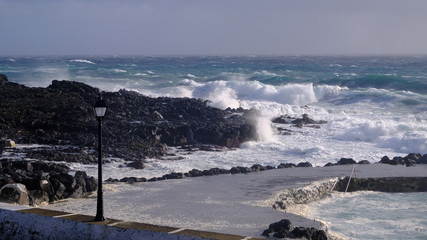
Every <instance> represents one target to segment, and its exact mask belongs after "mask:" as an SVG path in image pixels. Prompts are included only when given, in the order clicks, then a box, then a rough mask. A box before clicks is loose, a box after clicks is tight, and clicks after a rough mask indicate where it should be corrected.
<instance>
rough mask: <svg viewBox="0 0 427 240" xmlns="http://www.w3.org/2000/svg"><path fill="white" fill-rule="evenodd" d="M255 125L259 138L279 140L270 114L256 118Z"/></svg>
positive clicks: (264, 140)
mask: <svg viewBox="0 0 427 240" xmlns="http://www.w3.org/2000/svg"><path fill="white" fill-rule="evenodd" d="M255 126H256V131H257V135H258V140H259V141H263V142H273V141H277V138H276V135H275V134H274V131H273V128H272V124H271V120H270V118H269V117H268V116H259V117H257V118H256V119H255Z"/></svg>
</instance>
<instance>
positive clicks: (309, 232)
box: [292, 227, 328, 240]
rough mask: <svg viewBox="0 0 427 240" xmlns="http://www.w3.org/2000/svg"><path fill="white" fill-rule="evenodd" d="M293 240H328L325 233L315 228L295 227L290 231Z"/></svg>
mask: <svg viewBox="0 0 427 240" xmlns="http://www.w3.org/2000/svg"><path fill="white" fill-rule="evenodd" d="M292 235H293V237H294V238H305V239H312V240H328V236H327V234H326V232H325V231H323V230H319V229H315V228H305V227H296V228H294V229H293V230H292Z"/></svg>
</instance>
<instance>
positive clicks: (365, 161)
mask: <svg viewBox="0 0 427 240" xmlns="http://www.w3.org/2000/svg"><path fill="white" fill-rule="evenodd" d="M357 164H360V165H364V164H371V163H370V162H369V161H368V160H361V161H359V162H358V163H357Z"/></svg>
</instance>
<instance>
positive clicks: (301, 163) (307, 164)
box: [297, 162, 313, 167]
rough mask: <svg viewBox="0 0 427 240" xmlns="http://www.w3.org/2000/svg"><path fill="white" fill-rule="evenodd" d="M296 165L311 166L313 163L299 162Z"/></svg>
mask: <svg viewBox="0 0 427 240" xmlns="http://www.w3.org/2000/svg"><path fill="white" fill-rule="evenodd" d="M297 167H313V165H312V164H311V163H310V162H300V163H298V164H297Z"/></svg>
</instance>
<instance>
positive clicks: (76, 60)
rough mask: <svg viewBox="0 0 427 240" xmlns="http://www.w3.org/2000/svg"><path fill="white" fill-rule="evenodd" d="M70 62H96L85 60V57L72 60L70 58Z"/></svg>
mask: <svg viewBox="0 0 427 240" xmlns="http://www.w3.org/2000/svg"><path fill="white" fill-rule="evenodd" d="M70 62H76V63H87V64H96V63H94V62H92V61H89V60H86V59H73V60H70Z"/></svg>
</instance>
